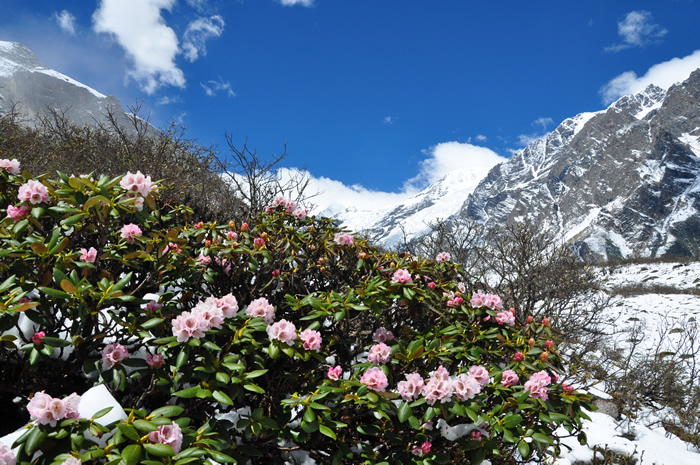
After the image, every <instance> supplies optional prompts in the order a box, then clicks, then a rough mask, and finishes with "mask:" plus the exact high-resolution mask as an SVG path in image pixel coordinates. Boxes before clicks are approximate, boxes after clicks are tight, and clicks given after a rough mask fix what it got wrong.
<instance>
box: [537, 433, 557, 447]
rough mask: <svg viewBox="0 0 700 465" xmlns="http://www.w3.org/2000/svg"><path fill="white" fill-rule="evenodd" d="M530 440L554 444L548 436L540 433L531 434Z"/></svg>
mask: <svg viewBox="0 0 700 465" xmlns="http://www.w3.org/2000/svg"><path fill="white" fill-rule="evenodd" d="M532 439H534V440H535V441H537V442H539V443H542V444H554V441H552V440H551V439H550V438H549V437H548V436H545V435H544V434H542V433H535V434H533V435H532Z"/></svg>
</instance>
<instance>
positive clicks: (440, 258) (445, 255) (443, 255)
mask: <svg viewBox="0 0 700 465" xmlns="http://www.w3.org/2000/svg"><path fill="white" fill-rule="evenodd" d="M451 259H452V257H451V256H450V253H449V252H440V253H439V254H437V257H435V261H436V262H438V263H443V262H449V261H450V260H451Z"/></svg>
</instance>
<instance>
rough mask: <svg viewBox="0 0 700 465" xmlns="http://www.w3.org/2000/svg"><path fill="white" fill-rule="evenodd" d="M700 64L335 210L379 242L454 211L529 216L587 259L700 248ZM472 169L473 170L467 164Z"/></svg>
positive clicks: (486, 218)
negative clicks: (480, 163) (504, 149)
mask: <svg viewBox="0 0 700 465" xmlns="http://www.w3.org/2000/svg"><path fill="white" fill-rule="evenodd" d="M699 174H700V70H697V71H695V72H694V73H693V74H691V76H690V77H689V78H688V79H687V80H686V81H684V82H683V83H681V84H678V85H675V86H672V87H671V88H670V89H668V90H667V91H665V90H663V89H661V88H659V87H656V86H649V87H647V88H646V89H645V90H644V91H643V92H640V93H638V94H635V95H630V96H626V97H623V98H621V99H620V100H618V101H617V102H615V103H613V104H612V105H611V106H610V107H609V108H608V109H607V110H602V111H599V112H593V113H581V114H579V115H577V116H575V117H573V118H569V119H567V120H565V121H563V122H562V123H561V124H560V125H559V127H557V128H556V129H555V130H554V131H553V132H552V133H550V134H549V135H547V136H546V137H544V138H542V139H538V140H536V141H534V142H532V143H531V144H530V145H529V146H527V147H526V148H525V149H523V150H520V151H518V152H516V153H514V154H513V155H512V156H511V157H510V159H509V160H508V161H506V162H503V163H500V164H499V165H496V166H495V167H493V168H492V169H491V170H490V171H489V172H488V175H487V176H485V177H484V178H483V179H481V181H480V182H478V185H477V183H476V182H475V179H473V178H470V179H468V180H467V179H463V182H461V183H460V182H455V178H460V177H461V176H465V174H463V173H460V172H455V173H451V174H450V175H448V176H447V177H446V178H445V179H442V180H440V181H437V182H436V183H434V184H432V185H431V186H429V187H428V188H427V189H426V190H425V191H423V192H421V193H420V194H418V195H417V196H415V197H414V198H413V199H411V200H410V201H408V202H406V203H404V204H402V205H398V206H396V207H395V208H393V209H390V210H388V211H384V212H382V214H381V215H379V214H376V213H375V216H374V217H372V216H370V215H353V213H352V212H345V213H344V214H339V215H338V218H339V219H340V220H341V221H343V224H344V225H345V226H347V227H349V228H351V229H354V230H357V231H365V232H366V233H367V235H368V236H369V237H371V238H372V239H374V240H375V241H377V242H380V243H383V244H385V245H389V246H391V245H393V244H395V243H396V241H397V239H398V238H400V237H401V236H400V235H399V234H400V231H401V229H400V228H399V225H403V226H404V228H405V230H406V232H407V233H408V236H409V237H412V236H413V235H416V234H420V233H421V232H423V231H425V229H426V228H425V222H430V221H435V219H437V218H442V219H445V218H448V217H450V216H453V215H458V214H462V215H466V216H468V217H471V218H475V219H477V220H478V221H479V222H482V223H484V224H485V226H486V227H498V226H501V225H505V224H509V223H515V222H527V223H529V224H536V225H539V227H541V228H543V229H546V230H549V231H551V232H553V233H555V234H556V236H557V237H559V238H560V239H561V240H563V241H566V242H567V243H571V244H575V246H576V247H577V248H578V250H579V253H580V254H581V255H582V256H584V257H587V258H590V259H604V258H611V257H619V256H623V257H627V256H631V255H640V256H660V255H695V256H697V255H698V254H699V253H700V213H699V210H698V209H699V208H700V178H699V177H698V175H699ZM471 175H474V176H477V177H478V176H479V175H480V173H471Z"/></svg>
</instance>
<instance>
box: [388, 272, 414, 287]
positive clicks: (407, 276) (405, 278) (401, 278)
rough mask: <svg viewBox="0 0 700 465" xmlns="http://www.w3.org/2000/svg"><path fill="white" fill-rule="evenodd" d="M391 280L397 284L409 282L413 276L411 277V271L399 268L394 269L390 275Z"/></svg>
mask: <svg viewBox="0 0 700 465" xmlns="http://www.w3.org/2000/svg"><path fill="white" fill-rule="evenodd" d="M391 282H392V283H397V284H410V283H412V282H413V278H411V273H409V271H408V270H406V269H403V268H400V269H398V270H396V271H394V275H393V276H392V277H391Z"/></svg>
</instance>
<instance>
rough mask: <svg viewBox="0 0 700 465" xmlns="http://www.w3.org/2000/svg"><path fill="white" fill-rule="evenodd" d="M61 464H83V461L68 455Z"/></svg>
mask: <svg viewBox="0 0 700 465" xmlns="http://www.w3.org/2000/svg"><path fill="white" fill-rule="evenodd" d="M61 465H83V461H82V460H80V459H77V458H75V457H68V458H67V459H66V460H64V461H63V463H62V464H61Z"/></svg>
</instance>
